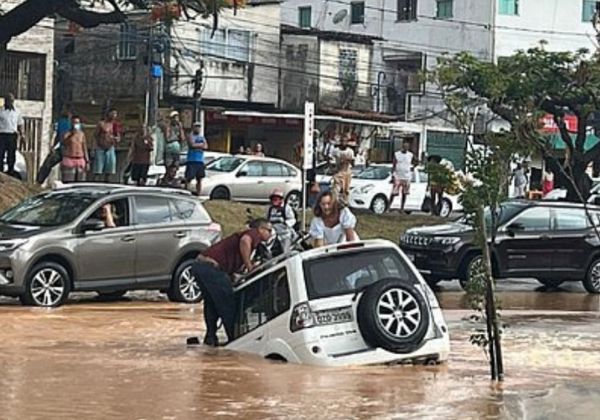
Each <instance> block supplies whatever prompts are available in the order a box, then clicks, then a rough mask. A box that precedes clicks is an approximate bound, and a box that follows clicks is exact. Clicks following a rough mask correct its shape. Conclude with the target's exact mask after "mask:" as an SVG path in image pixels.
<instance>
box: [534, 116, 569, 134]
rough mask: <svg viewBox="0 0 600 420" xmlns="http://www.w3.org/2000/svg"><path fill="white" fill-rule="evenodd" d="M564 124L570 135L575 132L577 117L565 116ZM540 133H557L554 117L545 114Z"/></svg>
mask: <svg viewBox="0 0 600 420" xmlns="http://www.w3.org/2000/svg"><path fill="white" fill-rule="evenodd" d="M564 120H565V124H566V126H567V130H569V131H570V132H572V133H576V132H577V117H576V116H575V115H565V118H564ZM542 131H545V132H547V133H558V126H557V125H556V123H555V122H554V117H553V116H552V115H550V114H546V116H544V118H542Z"/></svg>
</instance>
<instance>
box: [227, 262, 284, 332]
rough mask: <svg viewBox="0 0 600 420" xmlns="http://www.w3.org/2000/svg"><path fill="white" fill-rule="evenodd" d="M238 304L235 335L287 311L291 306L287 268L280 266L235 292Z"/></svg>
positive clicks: (254, 327) (250, 329)
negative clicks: (280, 267)
mask: <svg viewBox="0 0 600 420" xmlns="http://www.w3.org/2000/svg"><path fill="white" fill-rule="evenodd" d="M236 302H237V305H238V311H237V319H236V322H235V326H234V333H235V337H236V338H237V337H241V336H242V335H244V334H247V333H249V332H250V331H252V330H254V329H256V328H258V327H260V326H261V325H263V324H264V323H266V322H268V321H270V320H272V319H274V318H276V317H277V316H279V315H281V314H282V313H284V312H287V311H288V310H289V309H290V306H291V298H290V289H289V283H288V275H287V270H286V269H285V268H282V269H280V270H277V271H274V272H272V273H269V274H267V275H265V276H264V277H262V278H261V279H260V280H256V281H255V282H254V283H252V284H251V285H249V286H247V287H244V288H243V289H241V290H240V291H238V292H236Z"/></svg>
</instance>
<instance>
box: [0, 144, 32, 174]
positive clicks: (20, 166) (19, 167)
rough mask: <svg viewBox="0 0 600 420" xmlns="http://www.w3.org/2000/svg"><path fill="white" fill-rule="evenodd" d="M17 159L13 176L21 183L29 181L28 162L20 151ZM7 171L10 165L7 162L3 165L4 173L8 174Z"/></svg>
mask: <svg viewBox="0 0 600 420" xmlns="http://www.w3.org/2000/svg"><path fill="white" fill-rule="evenodd" d="M15 157H16V159H15V173H14V174H13V176H14V177H15V178H17V179H19V180H21V181H27V162H26V161H25V157H24V156H23V154H22V153H21V152H19V151H17V153H16V156H15ZM0 163H2V162H0ZM7 171H8V165H7V164H6V161H5V162H3V163H2V172H4V173H6V172H7Z"/></svg>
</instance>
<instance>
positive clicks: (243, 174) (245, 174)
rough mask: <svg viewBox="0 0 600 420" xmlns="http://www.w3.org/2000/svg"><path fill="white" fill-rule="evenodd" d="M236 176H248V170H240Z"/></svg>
mask: <svg viewBox="0 0 600 420" xmlns="http://www.w3.org/2000/svg"><path fill="white" fill-rule="evenodd" d="M236 176H237V177H238V178H240V177H242V176H248V171H246V170H242V171H239V172H238V173H237V175H236Z"/></svg>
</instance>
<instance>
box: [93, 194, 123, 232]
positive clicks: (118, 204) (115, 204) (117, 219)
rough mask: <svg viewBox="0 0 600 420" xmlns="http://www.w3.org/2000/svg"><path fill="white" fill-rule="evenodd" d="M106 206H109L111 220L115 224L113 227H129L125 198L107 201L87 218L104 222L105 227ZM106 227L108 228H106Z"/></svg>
mask: <svg viewBox="0 0 600 420" xmlns="http://www.w3.org/2000/svg"><path fill="white" fill-rule="evenodd" d="M106 205H110V209H111V213H112V220H113V222H114V224H115V226H114V227H124V226H130V224H131V223H130V218H129V201H128V199H127V198H121V199H119V200H113V201H109V202H108V203H104V204H102V205H101V206H100V207H98V208H97V209H96V210H95V211H94V213H93V214H92V215H91V216H90V217H89V218H88V220H90V219H96V220H100V221H103V222H105V225H106V220H107V219H106V215H105V214H104V211H105V210H104V209H103V208H106V207H105V206H106ZM107 227H108V226H107Z"/></svg>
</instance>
